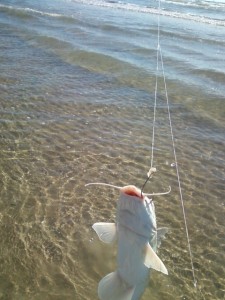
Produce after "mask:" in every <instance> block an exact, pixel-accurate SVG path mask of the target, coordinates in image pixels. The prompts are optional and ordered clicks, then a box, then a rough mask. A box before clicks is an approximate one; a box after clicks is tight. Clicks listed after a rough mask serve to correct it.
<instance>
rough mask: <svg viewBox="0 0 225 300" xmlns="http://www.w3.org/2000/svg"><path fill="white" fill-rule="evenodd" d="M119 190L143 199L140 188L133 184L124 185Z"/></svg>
mask: <svg viewBox="0 0 225 300" xmlns="http://www.w3.org/2000/svg"><path fill="white" fill-rule="evenodd" d="M121 192H122V193H123V194H125V195H128V196H132V197H137V198H139V199H140V200H143V199H144V195H143V194H142V193H141V190H140V189H138V188H137V187H136V186H134V185H126V186H124V187H122V188H121Z"/></svg>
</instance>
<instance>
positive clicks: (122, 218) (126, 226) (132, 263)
mask: <svg viewBox="0 0 225 300" xmlns="http://www.w3.org/2000/svg"><path fill="white" fill-rule="evenodd" d="M93 229H94V230H95V231H96V233H97V234H98V236H99V238H100V240H102V241H103V242H105V243H111V242H112V241H114V240H115V239H117V241H118V252H117V270H116V271H115V272H113V273H110V274H108V275H106V276H105V277H104V278H102V280H101V281H100V283H99V286H98V295H99V299H100V300H139V299H140V298H141V296H142V294H143V292H144V290H145V288H146V286H147V285H148V281H149V273H150V269H151V268H154V269H156V270H158V271H161V272H162V273H164V274H168V272H167V269H166V267H165V266H164V264H163V262H162V261H161V260H160V258H159V257H158V256H157V254H156V249H157V244H158V239H157V235H158V231H157V227H156V216H155V207H154V203H153V201H152V200H150V199H148V197H146V196H144V195H142V194H141V192H140V190H139V189H137V188H136V187H135V186H125V187H123V188H121V193H120V197H119V200H118V203H117V217H116V223H95V224H94V225H93ZM164 233H165V232H164Z"/></svg>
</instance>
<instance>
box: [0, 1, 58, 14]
mask: <svg viewBox="0 0 225 300" xmlns="http://www.w3.org/2000/svg"><path fill="white" fill-rule="evenodd" d="M0 8H5V9H9V10H14V11H22V12H23V11H24V12H28V13H29V12H30V13H34V14H39V15H43V16H50V17H63V15H61V14H56V13H50V12H46V11H45V12H44V11H40V10H36V9H32V8H29V7H16V6H12V5H4V4H0Z"/></svg>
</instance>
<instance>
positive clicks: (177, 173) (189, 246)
mask: <svg viewBox="0 0 225 300" xmlns="http://www.w3.org/2000/svg"><path fill="white" fill-rule="evenodd" d="M160 15H161V0H158V32H157V42H158V44H157V59H156V64H157V65H156V79H155V99H154V100H155V101H154V113H153V129H152V147H151V168H150V170H151V169H152V168H153V163H154V147H155V122H156V108H157V98H158V77H159V74H158V73H159V64H160V62H161V69H162V75H163V83H164V89H165V97H166V104H167V114H168V119H169V127H170V135H171V140H172V148H173V156H174V161H175V166H176V175H177V181H178V188H179V194H180V202H181V208H182V213H183V218H184V226H185V232H186V239H187V244H188V252H189V256H190V262H191V270H192V277H193V283H194V286H195V287H196V286H197V280H196V276H195V268H194V263H193V255H192V250H191V243H190V238H189V232H188V225H187V217H186V212H185V207H184V199H183V193H182V188H181V180H180V174H179V168H178V161H177V154H176V148H175V140H174V134H173V126H172V119H171V113H170V105H169V97H168V91H167V84H166V76H165V71H164V63H163V55H162V49H161V46H160ZM150 177H151V176H148V178H147V180H146V181H145V183H144V185H143V187H142V190H143V188H144V186H145V184H146V183H147V182H148V180H149V179H150Z"/></svg>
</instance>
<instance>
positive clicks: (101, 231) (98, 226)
mask: <svg viewBox="0 0 225 300" xmlns="http://www.w3.org/2000/svg"><path fill="white" fill-rule="evenodd" d="M92 228H93V229H94V230H95V232H96V233H97V235H98V237H99V239H100V240H101V241H102V242H104V243H107V244H110V243H112V242H113V241H115V239H116V224H115V223H103V222H100V223H95V224H94V225H92Z"/></svg>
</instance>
